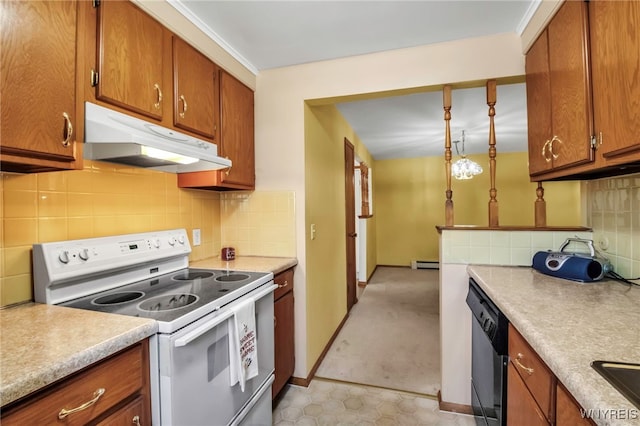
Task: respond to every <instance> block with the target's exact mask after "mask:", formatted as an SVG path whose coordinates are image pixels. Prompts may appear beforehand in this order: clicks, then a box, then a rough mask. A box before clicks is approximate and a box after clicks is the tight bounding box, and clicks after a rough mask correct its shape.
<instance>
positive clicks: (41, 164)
mask: <svg viewBox="0 0 640 426" xmlns="http://www.w3.org/2000/svg"><path fill="white" fill-rule="evenodd" d="M77 6H78V5H77V3H76V2H75V1H56V2H48V1H28V2H14V1H2V2H0V39H2V49H1V53H0V55H1V72H0V76H1V77H0V78H1V80H2V86H1V90H2V96H1V97H0V111H1V117H2V118H1V127H2V143H1V144H0V157H1V160H0V168H1V169H2V170H3V171H13V172H40V171H49V170H65V169H78V168H81V167H82V153H81V150H80V144H76V135H77V134H78V133H79V132H80V131H81V126H79V121H80V120H79V117H78V113H77V102H76V100H77V98H76V53H77V48H76V46H77V45H76V28H77V23H78V9H77Z"/></svg>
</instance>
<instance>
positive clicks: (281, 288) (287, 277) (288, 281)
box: [273, 268, 293, 300]
mask: <svg viewBox="0 0 640 426" xmlns="http://www.w3.org/2000/svg"><path fill="white" fill-rule="evenodd" d="M273 282H274V283H275V284H277V285H278V288H277V289H276V291H275V292H274V293H273V300H278V299H279V298H281V297H282V296H284V295H285V294H287V293H288V292H290V291H291V290H293V268H290V269H287V270H286V271H282V272H280V273H279V274H277V275H276V276H275V277H273Z"/></svg>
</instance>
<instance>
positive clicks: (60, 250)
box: [34, 229, 191, 270]
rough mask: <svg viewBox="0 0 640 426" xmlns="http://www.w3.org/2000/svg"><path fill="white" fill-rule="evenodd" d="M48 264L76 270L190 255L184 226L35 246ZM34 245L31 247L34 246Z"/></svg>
mask: <svg viewBox="0 0 640 426" xmlns="http://www.w3.org/2000/svg"><path fill="white" fill-rule="evenodd" d="M36 246H37V247H38V248H37V251H42V254H43V256H44V258H45V259H46V262H47V264H48V265H49V266H51V267H53V268H54V269H59V268H62V269H65V270H67V269H68V270H71V269H78V268H82V265H89V264H96V265H97V264H104V265H105V266H109V265H116V266H117V264H118V263H121V262H123V261H124V262H125V263H127V262H128V261H127V260H126V259H130V261H131V262H136V263H137V262H140V261H143V260H148V259H149V258H151V259H153V258H156V257H157V258H162V257H168V256H174V255H180V254H187V255H188V254H189V253H190V252H191V246H190V245H189V240H188V239H187V234H186V231H185V230H184V229H177V230H173V231H161V232H155V233H149V234H130V235H122V236H115V237H104V238H90V239H85V240H73V241H62V242H56V243H44V244H37V245H36ZM36 246H34V249H35V247H36Z"/></svg>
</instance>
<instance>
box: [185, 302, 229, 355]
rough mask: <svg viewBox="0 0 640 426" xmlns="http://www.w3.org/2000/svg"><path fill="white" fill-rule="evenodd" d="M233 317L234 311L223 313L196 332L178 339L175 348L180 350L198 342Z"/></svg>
mask: <svg viewBox="0 0 640 426" xmlns="http://www.w3.org/2000/svg"><path fill="white" fill-rule="evenodd" d="M232 316H233V311H232V310H228V311H227V312H225V313H223V314H222V315H220V316H218V317H215V318H214V319H212V320H211V321H209V322H208V323H206V324H202V325H201V326H200V327H198V328H196V329H195V330H193V331H191V332H189V333H187V334H185V335H184V336H182V337H181V338H179V339H176V341H175V342H173V346H175V347H176V348H180V347H182V346H187V345H188V344H189V343H191V342H192V341H194V340H196V339H197V338H198V337H200V336H202V335H203V334H204V333H206V332H207V331H209V330H211V329H213V328H216V327H217V326H219V325H220V324H222V323H223V322H225V321H226V320H228V319H229V318H231V317H232Z"/></svg>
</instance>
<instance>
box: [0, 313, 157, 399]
mask: <svg viewBox="0 0 640 426" xmlns="http://www.w3.org/2000/svg"><path fill="white" fill-rule="evenodd" d="M0 325H1V328H2V334H1V336H0V406H4V405H5V404H8V403H10V402H13V401H16V400H18V399H20V398H22V397H24V396H27V395H28V394H30V393H32V392H35V391H37V390H39V389H41V388H43V387H45V386H47V385H50V384H52V383H54V382H56V381H58V380H60V379H63V378H65V377H67V376H68V375H70V374H73V373H75V372H77V371H79V370H81V369H83V368H85V367H88V366H90V365H91V364H93V363H95V362H98V361H100V360H101V359H103V358H106V357H108V356H110V355H113V354H115V353H116V352H118V351H120V350H122V349H125V348H127V347H129V346H131V345H133V344H135V343H137V342H139V341H141V340H143V339H145V338H147V337H149V336H151V335H153V334H155V333H156V331H157V323H156V321H155V320H152V319H147V318H135V317H129V316H124V315H113V314H106V313H102V312H94V311H87V310H81V309H73V308H66V307H61V306H53V305H46V304H40V303H27V304H23V305H19V306H15V307H9V308H5V309H0Z"/></svg>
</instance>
